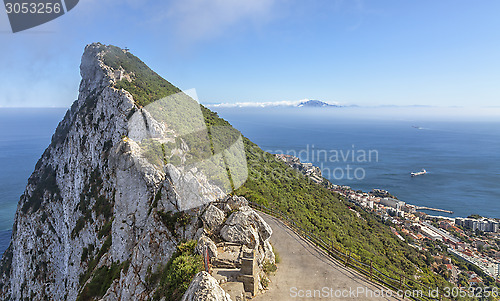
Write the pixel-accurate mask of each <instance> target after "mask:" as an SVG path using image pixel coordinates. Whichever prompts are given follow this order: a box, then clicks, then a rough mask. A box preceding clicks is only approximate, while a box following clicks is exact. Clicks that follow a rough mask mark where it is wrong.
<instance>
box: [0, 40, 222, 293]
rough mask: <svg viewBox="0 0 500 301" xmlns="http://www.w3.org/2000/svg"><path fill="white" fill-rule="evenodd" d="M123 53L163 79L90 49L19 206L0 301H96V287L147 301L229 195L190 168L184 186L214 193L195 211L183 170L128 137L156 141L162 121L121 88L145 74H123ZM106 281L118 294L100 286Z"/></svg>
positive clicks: (99, 48) (103, 49) (108, 50)
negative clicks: (181, 249) (155, 276)
mask: <svg viewBox="0 0 500 301" xmlns="http://www.w3.org/2000/svg"><path fill="white" fill-rule="evenodd" d="M117 51H120V52H123V55H125V56H126V57H130V60H132V61H133V62H135V63H136V64H139V63H140V64H142V65H141V66H142V68H143V70H142V72H146V73H149V74H150V75H151V76H155V73H154V72H152V71H150V69H149V68H147V67H145V65H144V64H143V63H142V62H140V60H138V59H137V58H135V57H133V56H132V55H130V54H128V53H126V52H124V51H123V50H121V49H119V48H116V47H112V46H104V45H102V44H99V43H95V44H91V45H88V46H87V47H86V48H85V52H84V54H83V56H82V63H81V67H80V71H81V76H82V80H81V84H80V88H79V92H80V93H79V97H78V99H77V100H76V101H75V102H74V104H73V105H72V107H71V109H70V110H68V112H67V114H66V115H65V117H64V119H63V121H61V123H60V124H59V126H58V128H57V130H56V132H55V134H54V136H53V138H52V142H51V145H50V146H49V147H48V148H47V150H46V151H45V152H44V154H43V155H42V157H41V158H40V160H39V161H38V163H37V165H36V167H35V171H34V172H33V174H32V175H31V177H30V178H29V181H28V185H27V187H26V190H25V192H24V194H23V195H22V196H21V199H20V201H19V205H18V210H17V212H16V217H15V223H14V227H13V234H12V240H11V244H10V246H9V248H8V250H7V251H6V253H5V255H4V258H3V259H2V263H1V270H0V272H1V278H0V295H1V296H2V297H1V298H0V299H5V300H10V299H14V300H20V299H24V298H29V299H39V300H44V299H49V300H63V299H64V300H76V299H77V298H78V296H80V297H79V298H80V299H88V298H91V297H93V296H94V295H92V293H89V290H90V289H89V288H91V287H95V286H96V285H101V287H99V288H98V289H97V291H98V293H97V295H95V297H99V295H101V296H102V294H104V293H105V294H106V295H105V296H104V298H106V299H124V300H127V299H132V297H133V298H134V299H146V298H147V297H149V296H150V295H151V293H152V291H153V290H154V288H150V287H149V286H148V285H147V283H146V280H147V277H148V275H150V274H151V272H152V271H155V270H156V269H158V268H159V267H160V266H161V265H163V264H166V263H167V262H168V261H169V259H170V258H171V256H172V254H174V252H176V248H177V246H178V245H179V243H180V242H181V241H186V240H190V239H193V238H194V235H195V232H196V230H197V229H198V228H199V227H198V225H199V224H198V223H199V221H198V217H199V215H200V214H201V213H202V210H203V207H199V206H200V205H203V203H207V202H209V201H215V200H216V199H217V198H219V197H222V196H223V195H224V194H223V193H222V191H220V190H217V187H214V185H211V184H210V183H209V182H208V180H207V179H206V177H204V176H203V175H202V174H200V172H193V173H189V171H188V173H189V175H190V180H189V181H188V180H186V181H185V183H184V182H182V181H183V180H179V179H177V180H178V183H180V184H179V185H181V184H182V185H184V184H185V185H184V186H186V187H187V188H186V189H191V188H192V187H195V188H193V189H199V190H203V191H209V192H211V193H208V194H206V195H207V199H206V200H204V202H202V203H199V204H198V203H196V204H188V205H189V206H186V204H185V203H186V200H185V199H183V195H182V191H177V190H178V189H177V188H178V187H177V188H176V186H175V185H174V183H173V181H174V179H172V177H171V175H174V174H175V175H178V174H179V173H180V171H181V170H180V167H178V166H177V167H176V166H174V165H172V164H170V166H169V169H164V168H159V167H158V166H155V164H153V163H152V162H151V160H148V158H147V157H146V156H145V154H144V149H143V148H141V146H140V142H137V141H134V140H133V139H130V138H129V136H130V135H131V134H132V135H135V136H136V137H139V138H141V135H143V136H144V137H154V136H155V135H156V134H157V131H159V130H161V124H159V123H158V122H157V121H156V120H155V119H154V118H153V117H152V116H151V114H149V113H148V112H147V111H145V110H143V109H142V106H144V105H147V102H148V101H147V100H145V99H140V101H136V100H134V98H133V96H132V95H131V94H130V93H129V92H128V91H126V90H124V89H121V88H117V87H116V86H119V85H120V84H124V81H126V82H127V83H130V82H132V81H133V80H134V77H135V74H134V71H136V70H126V68H123V66H124V65H125V66H126V63H127V62H128V61H127V60H126V61H123V62H121V63H116V62H113V58H116V57H117V56H114V55H113V53H115V54H116V52H117ZM110 54H111V55H110ZM119 57H122V55H120V56H119ZM110 62H111V63H110ZM136 72H137V71H136ZM156 76H157V75H156ZM158 78H159V76H158ZM167 83H168V82H166V81H164V80H162V82H161V84H162V87H163V88H165V89H167V90H169V91H170V92H173V93H175V92H179V90H178V89H177V88H175V87H174V86H173V85H171V84H170V83H168V84H167ZM137 87H141V85H140V84H138V85H137ZM143 88H144V89H143V90H144V91H145V93H147V92H148V91H147V89H148V87H146V85H144V86H143ZM149 88H151V87H149ZM152 89H156V87H154V85H153V87H152ZM160 93H163V92H161V91H160ZM163 96H166V95H165V94H164V93H163V95H159V97H163ZM134 120H136V121H134ZM137 120H138V121H137ZM144 137H142V138H144ZM178 178H179V177H178ZM179 181H180V182H179ZM193 185H195V186H193ZM180 202H183V204H184V205H185V208H184V209H186V210H184V211H182V212H180V210H179V207H180ZM176 212H179V214H176ZM103 279H104V280H105V281H104V282H105V283H106V285H107V286H108V287H110V289H108V287H105V286H103V284H100V283H96V282H99V281H102V280H103Z"/></svg>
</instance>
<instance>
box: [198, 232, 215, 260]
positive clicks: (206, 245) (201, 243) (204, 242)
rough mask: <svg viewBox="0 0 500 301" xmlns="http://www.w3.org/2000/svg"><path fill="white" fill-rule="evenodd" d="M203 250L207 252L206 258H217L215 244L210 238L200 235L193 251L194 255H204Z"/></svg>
mask: <svg viewBox="0 0 500 301" xmlns="http://www.w3.org/2000/svg"><path fill="white" fill-rule="evenodd" d="M205 250H208V256H209V257H210V258H216V257H217V255H218V254H217V246H216V245H215V243H214V242H213V241H212V240H211V239H210V237H208V236H206V235H202V236H201V237H200V239H198V244H197V245H196V248H195V251H196V253H198V254H200V255H202V256H203V255H204V254H205V252H206V251H205Z"/></svg>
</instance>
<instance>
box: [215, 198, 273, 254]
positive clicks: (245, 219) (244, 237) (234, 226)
mask: <svg viewBox="0 0 500 301" xmlns="http://www.w3.org/2000/svg"><path fill="white" fill-rule="evenodd" d="M272 233H273V230H272V229H271V227H270V226H269V225H268V224H267V223H266V222H265V221H264V219H262V217H260V215H258V214H257V212H255V211H254V210H253V209H252V208H250V207H249V206H244V207H241V208H240V209H239V210H238V211H236V212H234V213H233V214H231V216H230V217H229V218H228V219H227V221H226V222H225V224H224V227H223V228H222V230H221V236H222V238H223V239H224V240H226V241H230V242H240V243H242V244H245V245H246V246H247V247H249V248H251V249H254V248H256V247H257V246H258V245H259V243H260V242H262V243H263V242H264V241H266V240H268V239H269V238H270V237H271V234H272Z"/></svg>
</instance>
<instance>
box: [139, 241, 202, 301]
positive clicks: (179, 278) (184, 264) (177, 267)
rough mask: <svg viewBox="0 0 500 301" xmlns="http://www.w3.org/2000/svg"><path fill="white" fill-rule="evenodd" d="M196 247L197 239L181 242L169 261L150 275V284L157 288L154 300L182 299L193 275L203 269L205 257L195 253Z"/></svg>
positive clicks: (148, 280) (151, 286) (148, 281)
mask: <svg viewBox="0 0 500 301" xmlns="http://www.w3.org/2000/svg"><path fill="white" fill-rule="evenodd" d="M195 247H196V241H195V240H190V241H188V242H185V243H182V244H180V245H179V246H177V251H176V252H175V253H174V254H173V255H172V257H171V258H170V260H169V261H168V263H167V264H166V265H164V266H162V267H161V268H160V269H158V271H157V272H156V273H152V274H150V275H149V276H148V279H147V283H148V285H150V288H151V289H155V288H156V293H155V294H154V296H153V299H154V300H160V299H161V298H164V297H166V298H167V300H180V299H181V298H182V296H183V295H184V293H185V292H186V290H187V289H188V287H189V284H190V283H191V281H192V279H193V277H194V276H195V275H196V274H197V273H198V272H201V271H203V259H202V257H201V256H200V255H198V254H195V251H194V249H195Z"/></svg>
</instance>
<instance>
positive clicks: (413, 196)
mask: <svg viewBox="0 0 500 301" xmlns="http://www.w3.org/2000/svg"><path fill="white" fill-rule="evenodd" d="M215 110H216V111H217V112H218V113H219V115H220V116H221V117H223V118H224V119H226V120H228V121H229V122H230V123H231V124H233V125H234V126H235V127H236V128H237V129H239V130H240V131H241V132H242V133H243V135H245V136H246V137H248V138H250V140H252V141H254V142H255V143H257V144H258V145H259V146H260V147H261V148H262V149H263V150H267V151H271V152H274V153H281V152H283V153H287V152H289V153H290V154H294V153H296V154H297V155H298V156H299V157H300V158H301V160H302V161H304V162H311V163H313V164H314V165H316V166H319V167H321V169H322V170H323V176H325V177H326V178H328V179H329V180H331V182H333V183H334V184H340V185H349V186H351V187H352V188H354V189H361V190H363V191H370V190H372V189H373V188H381V189H385V190H388V191H390V192H391V193H392V194H394V195H396V196H397V197H398V198H399V199H401V200H403V201H406V202H408V203H411V204H415V205H420V206H428V207H431V208H440V209H447V210H452V211H454V214H453V215H448V214H445V213H438V212H432V211H427V213H429V214H433V215H444V216H468V215H470V214H480V215H482V216H487V217H496V218H500V119H499V118H497V117H495V116H483V117H478V118H472V117H471V116H467V112H453V114H452V116H446V117H440V115H441V114H447V112H446V111H442V112H440V110H437V109H436V110H433V109H428V108H413V109H408V108H407V109H383V108H376V109H361V108H319V109H313V108H291V109H279V108H217V109H215ZM463 113H465V116H464V115H463ZM370 151H371V154H372V156H371V158H370V157H369V155H368V154H369V153H370ZM352 152H354V153H355V156H354V158H353V157H352ZM342 153H343V154H344V155H343V156H344V157H342ZM363 153H365V154H366V156H365V157H363ZM325 154H326V155H325ZM313 156H314V157H313ZM349 168H350V169H351V170H350V174H349V175H348V174H347V171H348V169H349ZM421 169H426V170H427V171H428V174H426V175H423V176H419V177H414V178H412V177H410V172H413V171H420V170H421ZM356 170H357V171H356ZM355 171H356V172H355ZM356 176H357V178H356Z"/></svg>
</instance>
